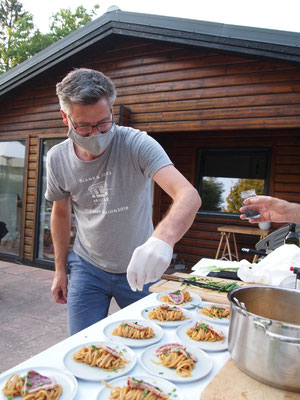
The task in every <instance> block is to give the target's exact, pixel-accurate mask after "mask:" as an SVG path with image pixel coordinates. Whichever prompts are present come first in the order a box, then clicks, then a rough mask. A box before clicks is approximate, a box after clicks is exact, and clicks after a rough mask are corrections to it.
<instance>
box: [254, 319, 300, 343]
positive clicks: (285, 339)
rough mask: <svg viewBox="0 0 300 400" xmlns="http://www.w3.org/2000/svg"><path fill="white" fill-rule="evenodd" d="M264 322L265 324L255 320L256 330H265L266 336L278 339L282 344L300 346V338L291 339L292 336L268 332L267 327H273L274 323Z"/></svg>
mask: <svg viewBox="0 0 300 400" xmlns="http://www.w3.org/2000/svg"><path fill="white" fill-rule="evenodd" d="M264 322H265V323H263V322H262V321H258V320H254V321H253V324H254V326H255V328H261V329H263V330H264V332H265V334H266V335H267V336H269V338H270V339H277V340H280V341H282V342H287V343H294V344H300V338H295V337H291V336H283V335H279V334H278V333H273V332H270V331H268V329H267V326H268V325H272V321H270V320H266V321H264Z"/></svg>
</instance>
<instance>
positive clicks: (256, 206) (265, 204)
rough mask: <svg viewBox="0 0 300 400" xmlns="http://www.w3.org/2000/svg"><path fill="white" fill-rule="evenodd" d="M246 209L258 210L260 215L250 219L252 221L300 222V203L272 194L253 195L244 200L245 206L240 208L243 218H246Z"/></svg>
mask: <svg viewBox="0 0 300 400" xmlns="http://www.w3.org/2000/svg"><path fill="white" fill-rule="evenodd" d="M245 210H256V211H258V212H259V213H260V217H259V218H256V219H250V220H249V222H251V223H258V222H264V221H270V222H293V223H295V224H300V204H297V203H289V202H288V201H286V200H282V199H277V198H276V197H271V196H253V197H248V198H247V199H246V200H244V206H243V207H241V208H240V211H241V213H242V214H241V216H240V218H241V219H246V216H245V214H244V212H245Z"/></svg>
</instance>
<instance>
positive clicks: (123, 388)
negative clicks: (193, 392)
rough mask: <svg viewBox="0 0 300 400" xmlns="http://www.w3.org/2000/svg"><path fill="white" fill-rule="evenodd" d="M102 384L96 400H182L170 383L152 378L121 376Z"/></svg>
mask: <svg viewBox="0 0 300 400" xmlns="http://www.w3.org/2000/svg"><path fill="white" fill-rule="evenodd" d="M102 383H104V388H102V389H101V390H100V392H99V393H98V395H97V398H96V400H107V399H111V398H113V399H125V398H126V399H135V400H140V399H149V400H184V396H183V394H182V392H181V391H180V390H179V389H178V388H177V387H176V386H175V385H174V384H173V383H172V382H168V381H167V380H165V379H162V378H157V377H154V376H143V375H138V376H135V375H134V376H122V377H121V378H117V379H114V380H113V381H110V382H109V383H106V382H102ZM125 396H126V397H125Z"/></svg>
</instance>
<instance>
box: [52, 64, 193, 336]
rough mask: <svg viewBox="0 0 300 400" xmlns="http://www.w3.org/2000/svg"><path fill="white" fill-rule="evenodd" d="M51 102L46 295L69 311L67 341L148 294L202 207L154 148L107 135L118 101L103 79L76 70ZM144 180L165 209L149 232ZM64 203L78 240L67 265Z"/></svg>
mask: <svg viewBox="0 0 300 400" xmlns="http://www.w3.org/2000/svg"><path fill="white" fill-rule="evenodd" d="M57 95H58V98H59V102H60V107H61V114H62V117H63V122H64V124H65V125H66V126H68V128H69V131H68V137H69V139H67V140H66V141H64V142H62V143H60V144H58V145H57V146H54V147H53V148H52V149H51V150H50V151H49V152H48V155H47V190H46V194H45V197H46V198H47V199H48V200H50V201H53V209H52V214H51V233H52V239H53V245H54V253H55V267H56V272H55V277H54V280H53V285H52V294H53V296H54V299H55V300H56V302H58V303H66V302H67V309H68V325H69V332H70V334H74V333H76V332H78V331H79V330H81V329H83V328H85V327H87V326H89V325H91V324H93V323H95V322H97V321H99V320H100V319H102V318H104V317H106V316H107V311H108V307H109V303H110V300H111V298H112V297H115V299H116V301H117V303H118V304H119V306H120V307H121V308H122V307H125V306H127V305H129V304H131V303H132V302H134V301H136V300H138V299H140V298H141V297H144V296H145V295H147V294H148V293H149V292H148V287H149V286H150V282H153V281H155V280H157V279H159V278H160V277H161V275H162V274H163V272H164V271H165V270H166V268H167V267H168V266H169V264H170V261H171V258H172V254H173V246H174V244H175V243H176V242H177V241H178V240H179V239H180V238H181V237H182V236H183V235H184V233H185V232H186V231H187V230H188V228H189V227H190V225H191V224H192V222H193V220H194V218H195V214H196V212H197V210H198V209H199V207H200V206H201V200H200V197H199V195H198V193H197V191H196V190H195V188H194V187H193V186H192V185H191V184H190V183H189V182H188V181H187V180H186V179H185V178H184V177H183V175H181V173H180V172H179V171H178V170H177V169H176V168H175V167H174V166H173V165H172V162H171V161H170V159H169V157H168V156H167V155H166V153H165V152H164V150H163V149H162V148H161V146H160V145H159V144H158V143H157V142H156V141H155V140H154V139H153V138H151V137H149V136H148V135H147V134H146V132H140V131H138V130H134V129H132V128H128V127H121V126H117V125H115V123H114V119H113V112H112V106H113V103H114V101H115V98H116V91H115V87H114V85H113V83H112V81H111V80H110V79H109V78H108V77H106V76H105V75H103V74H102V73H101V72H98V71H95V70H90V69H84V68H81V69H77V70H74V71H72V72H70V73H69V74H68V75H67V76H66V77H65V78H64V79H63V80H62V82H60V83H58V84H57ZM151 178H153V180H154V181H155V182H156V183H157V184H158V185H159V186H160V187H161V188H162V189H163V190H164V191H165V192H166V193H167V194H168V195H169V196H170V197H171V198H172V200H173V203H172V206H171V207H170V209H169V211H168V213H167V215H166V216H165V218H164V219H163V220H162V221H161V222H160V223H159V224H158V226H157V227H156V228H155V230H154V231H153V225H152V205H151V197H150V181H151ZM71 201H72V206H73V209H74V213H75V216H76V221H77V234H76V240H75V243H74V247H73V251H72V252H71V253H70V254H69V255H68V247H69V237H70V227H71V213H70V207H71ZM66 263H67V264H68V265H69V268H70V276H69V282H68V277H67V274H66ZM128 283H129V284H128ZM136 289H138V292H137V291H136Z"/></svg>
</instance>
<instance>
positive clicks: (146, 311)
mask: <svg viewBox="0 0 300 400" xmlns="http://www.w3.org/2000/svg"><path fill="white" fill-rule="evenodd" d="M169 305H170V304H169ZM159 306H160V304H157V305H156V306H152V307H147V308H144V310H143V311H142V317H144V318H145V319H146V320H147V321H153V322H155V323H156V324H157V325H160V326H163V327H170V328H174V327H176V326H179V325H183V324H186V323H187V322H190V321H192V320H193V317H194V315H193V313H191V312H190V311H188V310H185V309H184V308H182V307H178V306H177V307H178V308H180V309H181V311H182V312H183V315H184V316H185V319H183V320H182V321H160V320H159V319H151V318H149V313H150V312H151V311H152V310H153V309H154V308H156V307H159ZM170 306H171V305H170ZM171 307H172V306H171Z"/></svg>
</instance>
